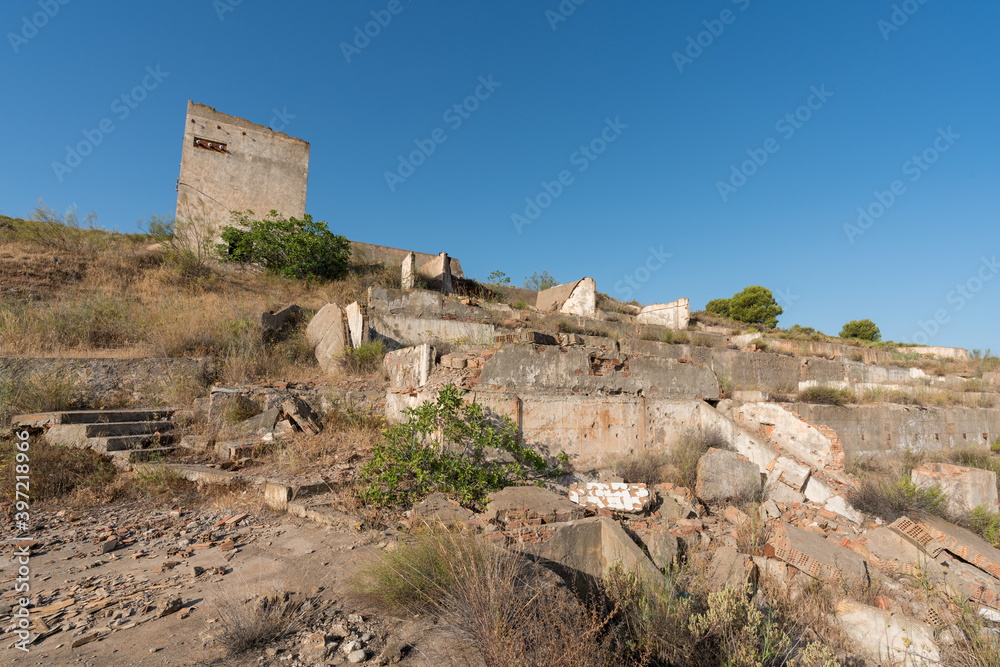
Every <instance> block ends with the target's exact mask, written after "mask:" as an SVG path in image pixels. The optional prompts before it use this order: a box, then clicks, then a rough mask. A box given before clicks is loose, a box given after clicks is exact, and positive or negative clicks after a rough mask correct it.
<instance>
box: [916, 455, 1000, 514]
mask: <svg viewBox="0 0 1000 667" xmlns="http://www.w3.org/2000/svg"><path fill="white" fill-rule="evenodd" d="M910 478H911V479H912V480H913V484H914V485H915V486H917V487H918V488H921V489H924V488H928V487H932V486H937V487H939V488H940V489H941V490H942V491H944V493H945V507H947V509H948V510H949V511H950V512H952V513H954V514H959V515H961V514H967V513H969V512H971V511H972V510H974V509H975V508H977V507H979V506H980V505H985V506H986V507H987V508H989V509H990V510H992V511H994V512H995V511H997V509H998V508H1000V505H998V502H997V475H996V473H995V472H992V471H990V470H981V469H979V468H966V467H963V466H956V465H950V464H948V463H924V464H923V465H921V466H919V467H917V468H914V469H913V471H912V472H911V473H910Z"/></svg>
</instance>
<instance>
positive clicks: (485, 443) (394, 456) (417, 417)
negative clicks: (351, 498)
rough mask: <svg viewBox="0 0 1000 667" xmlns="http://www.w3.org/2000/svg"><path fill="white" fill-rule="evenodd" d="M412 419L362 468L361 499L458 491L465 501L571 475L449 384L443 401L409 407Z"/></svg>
mask: <svg viewBox="0 0 1000 667" xmlns="http://www.w3.org/2000/svg"><path fill="white" fill-rule="evenodd" d="M406 415H407V417H408V419H407V421H406V422H404V423H400V424H395V425H393V426H391V427H390V428H388V429H386V431H385V432H384V433H383V437H382V441H381V442H379V443H378V444H376V445H375V447H374V448H373V450H372V458H371V460H370V461H369V462H368V463H367V464H366V465H365V467H364V468H363V469H362V471H361V482H362V484H363V485H364V486H363V488H362V489H361V492H360V494H361V497H362V499H363V500H365V501H366V502H368V503H371V504H374V505H379V506H386V505H400V504H405V503H407V502H409V501H413V500H415V499H418V498H421V497H423V496H425V495H427V494H429V493H431V492H433V491H441V492H445V493H455V494H457V495H458V496H459V497H460V499H461V501H462V502H463V503H467V504H472V503H478V502H481V501H482V500H483V499H484V498H485V497H486V495H487V494H488V493H490V492H491V491H495V490H497V489H501V488H503V487H505V486H511V485H513V484H519V483H527V482H533V481H539V480H541V479H543V478H546V477H554V476H557V475H560V474H562V473H563V472H564V469H563V467H562V463H564V462H565V461H566V457H565V455H560V457H558V458H559V459H560V462H559V463H557V464H550V463H549V462H548V461H546V459H545V458H544V457H542V455H541V454H539V453H538V452H536V451H535V450H533V449H531V448H529V447H525V446H524V445H522V444H520V443H519V442H518V440H517V428H516V427H515V425H514V423H513V422H512V421H511V420H510V419H509V418H507V417H499V418H497V417H492V416H490V415H488V414H487V412H486V409H485V408H484V407H483V406H482V405H480V404H479V403H465V402H463V400H462V391H461V390H460V389H459V388H458V387H456V386H454V385H448V386H447V387H445V388H444V389H442V390H441V391H439V392H438V396H437V399H436V400H434V401H426V402H424V404H423V405H421V406H419V407H417V408H409V409H407V410H406Z"/></svg>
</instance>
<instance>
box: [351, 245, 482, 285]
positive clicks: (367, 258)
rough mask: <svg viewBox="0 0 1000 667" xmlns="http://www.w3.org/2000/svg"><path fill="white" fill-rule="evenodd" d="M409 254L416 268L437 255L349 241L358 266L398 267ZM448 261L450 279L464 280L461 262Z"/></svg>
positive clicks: (352, 256)
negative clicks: (414, 261)
mask: <svg viewBox="0 0 1000 667" xmlns="http://www.w3.org/2000/svg"><path fill="white" fill-rule="evenodd" d="M410 252H412V253H413V255H414V257H415V258H416V264H417V266H423V265H424V264H426V263H427V262H430V261H431V260H433V259H434V258H435V257H438V255H432V254H430V253H426V252H416V251H412V250H401V249H399V248H390V247H388V246H384V245H375V244H372V243H361V242H360V241H351V258H352V259H353V260H354V261H355V262H358V263H359V264H385V265H386V266H398V265H400V264H402V263H403V259H404V258H405V257H406V255H407V254H408V253H410ZM449 259H450V260H451V275H452V277H454V278H464V277H465V274H464V273H462V264H461V262H459V261H458V260H457V259H455V258H454V257H450V256H449Z"/></svg>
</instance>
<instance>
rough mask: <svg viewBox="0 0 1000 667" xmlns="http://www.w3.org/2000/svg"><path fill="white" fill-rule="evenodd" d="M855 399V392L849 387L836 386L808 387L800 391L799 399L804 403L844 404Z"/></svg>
mask: <svg viewBox="0 0 1000 667" xmlns="http://www.w3.org/2000/svg"><path fill="white" fill-rule="evenodd" d="M853 400H854V394H852V393H851V392H850V391H848V390H847V389H837V388H836V387H807V388H805V389H803V390H802V391H800V392H799V401H801V402H803V403H822V404H825V405H844V404H845V403H850V402H851V401H853Z"/></svg>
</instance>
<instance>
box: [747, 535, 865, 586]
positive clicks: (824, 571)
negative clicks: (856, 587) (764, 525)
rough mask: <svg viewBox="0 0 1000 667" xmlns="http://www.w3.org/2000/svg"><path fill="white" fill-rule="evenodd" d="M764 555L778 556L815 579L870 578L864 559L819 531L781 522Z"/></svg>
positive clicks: (854, 580) (857, 581)
mask: <svg viewBox="0 0 1000 667" xmlns="http://www.w3.org/2000/svg"><path fill="white" fill-rule="evenodd" d="M764 555H766V556H767V557H768V558H778V559H779V560H783V561H785V562H786V563H788V564H789V565H792V566H793V567H795V568H796V569H798V570H801V571H802V572H805V573H806V574H808V575H809V576H811V577H813V578H815V579H824V580H831V579H832V580H837V579H843V580H844V581H846V582H847V583H849V584H863V583H867V581H868V569H867V567H866V566H865V561H864V559H863V558H862V557H861V556H860V555H859V554H857V553H855V552H854V551H851V550H849V549H846V548H844V547H841V546H839V545H838V544H835V543H834V542H831V541H830V540H827V539H825V538H824V537H823V536H822V535H820V534H819V533H815V532H812V531H808V530H803V529H802V528H798V527H796V526H792V525H789V524H787V523H782V524H779V525H778V528H777V529H776V530H775V533H774V535H773V536H772V538H771V539H770V540H769V541H768V542H767V544H766V545H765V546H764Z"/></svg>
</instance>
